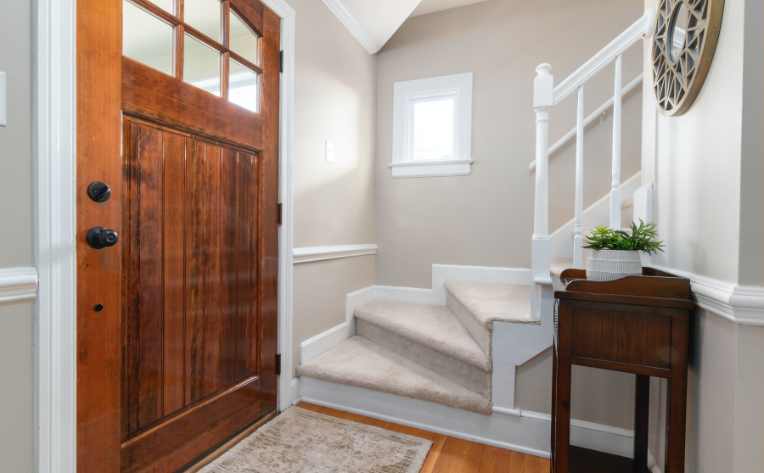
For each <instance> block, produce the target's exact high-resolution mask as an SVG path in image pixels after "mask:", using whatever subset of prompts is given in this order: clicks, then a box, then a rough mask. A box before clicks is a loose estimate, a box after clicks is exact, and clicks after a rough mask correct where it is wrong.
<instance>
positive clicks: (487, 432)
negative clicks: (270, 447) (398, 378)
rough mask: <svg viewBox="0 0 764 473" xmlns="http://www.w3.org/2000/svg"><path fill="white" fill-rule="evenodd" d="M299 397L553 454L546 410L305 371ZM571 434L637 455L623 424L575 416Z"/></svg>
mask: <svg viewBox="0 0 764 473" xmlns="http://www.w3.org/2000/svg"><path fill="white" fill-rule="evenodd" d="M300 400H301V401H304V402H309V403H312V404H317V405H321V406H325V407H331V408H333V409H338V410H342V411H347V412H351V413H354V414H360V415H364V416H367V417H372V418H375V419H380V420H384V421H386V422H393V423H396V424H401V425H406V426H409V427H414V428H418V429H422V430H427V431H430V432H435V433H440V434H443V435H449V436H451V437H456V438H460V439H464V440H469V441H472V442H477V443H481V444H485V445H491V446H494V447H499V448H505V449H509V450H513V451H517V452H521V453H527V454H530V455H536V456H540V457H546V458H549V456H550V452H549V442H550V432H551V430H550V426H551V419H550V416H549V415H548V414H541V413H535V412H528V411H520V410H515V409H502V408H496V409H494V413H493V414H492V415H490V416H483V415H480V414H476V413H473V412H467V411H463V410H460V409H454V408H452V407H447V406H443V405H440V404H434V403H431V402H427V401H421V400H417V399H409V398H405V397H401V396H396V395H392V394H387V393H382V392H378V391H372V390H368V389H364V388H357V387H354V386H347V385H343V384H336V383H330V382H326V381H321V380H317V379H312V378H305V377H303V378H301V381H300ZM571 440H572V443H573V444H574V445H577V446H580V447H585V448H592V449H596V450H600V451H603V452H607V453H612V454H615V455H622V456H626V457H632V456H633V433H632V432H630V431H627V430H624V429H618V428H615V427H610V426H604V425H599V424H594V423H591V422H583V421H573V422H572V425H571ZM653 473H656V472H653Z"/></svg>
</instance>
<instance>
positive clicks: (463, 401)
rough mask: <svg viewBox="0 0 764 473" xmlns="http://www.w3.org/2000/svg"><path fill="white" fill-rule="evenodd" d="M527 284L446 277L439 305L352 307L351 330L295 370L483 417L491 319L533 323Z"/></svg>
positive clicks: (385, 303)
mask: <svg viewBox="0 0 764 473" xmlns="http://www.w3.org/2000/svg"><path fill="white" fill-rule="evenodd" d="M532 290H533V287H532V286H530V285H515V284H505V283H486V282H468V281H454V282H447V283H446V291H447V305H445V306H437V305H425V304H413V303H406V302H399V301H391V300H374V301H371V302H369V303H367V304H364V305H362V306H360V307H358V308H356V310H355V313H354V322H355V324H354V325H355V334H354V336H352V337H350V338H348V339H346V340H344V341H342V342H340V343H339V344H337V345H336V346H334V347H333V348H331V349H330V350H328V351H326V352H325V353H323V354H322V355H320V356H319V357H317V358H315V359H314V360H311V361H309V362H308V363H305V364H303V365H302V366H300V367H299V368H298V375H299V376H303V377H308V378H314V379H318V380H322V381H328V382H332V383H338V384H345V385H350V386H355V387H360V388H366V389H371V390H375V391H381V392H385V393H389V394H395V395H398V396H404V397H408V398H413V399H420V400H425V401H430V402H434V403H439V404H444V405H446V406H450V407H455V408H459V409H464V410H468V411H473V412H478V413H481V414H485V415H489V414H490V413H491V409H492V401H491V396H492V394H491V391H492V389H491V388H492V387H491V384H492V374H493V366H492V365H493V363H492V333H493V325H494V322H496V321H503V322H514V323H538V321H537V320H535V319H534V317H533V314H532V310H531V293H532Z"/></svg>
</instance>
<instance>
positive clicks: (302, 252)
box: [292, 244, 379, 264]
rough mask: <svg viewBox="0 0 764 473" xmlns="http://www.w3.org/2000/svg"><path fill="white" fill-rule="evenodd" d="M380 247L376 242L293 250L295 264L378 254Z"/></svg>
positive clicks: (307, 247)
mask: <svg viewBox="0 0 764 473" xmlns="http://www.w3.org/2000/svg"><path fill="white" fill-rule="evenodd" d="M378 249H379V247H378V246H377V245H375V244H364V245H333V246H306V247H302V248H295V249H294V250H293V251H292V255H293V257H294V264H305V263H313V262H317V261H329V260H336V259H343V258H355V257H358V256H366V255H376V254H377V250H378Z"/></svg>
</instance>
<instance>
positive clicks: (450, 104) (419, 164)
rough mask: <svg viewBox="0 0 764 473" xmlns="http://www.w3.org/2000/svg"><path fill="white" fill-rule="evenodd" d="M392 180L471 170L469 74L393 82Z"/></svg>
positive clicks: (458, 174) (461, 172)
mask: <svg viewBox="0 0 764 473" xmlns="http://www.w3.org/2000/svg"><path fill="white" fill-rule="evenodd" d="M394 95H395V97H394V99H395V105H394V112H393V162H392V164H391V165H390V167H391V168H392V170H393V176H394V177H425V176H466V175H468V174H470V172H471V170H472V162H473V161H472V74H458V75H453V76H443V77H434V78H431V79H421V80H413V81H407V82H396V83H395V94H394Z"/></svg>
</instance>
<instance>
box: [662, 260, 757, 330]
mask: <svg viewBox="0 0 764 473" xmlns="http://www.w3.org/2000/svg"><path fill="white" fill-rule="evenodd" d="M650 266H652V267H654V268H656V269H660V270H661V271H666V272H668V273H672V274H676V275H677V276H682V277H685V278H687V279H689V280H690V281H692V291H693V292H694V293H695V297H696V299H697V303H698V305H699V306H700V307H702V308H704V309H706V310H708V311H709V312H712V313H714V314H716V315H718V316H720V317H723V318H725V319H727V320H729V321H731V322H734V323H736V324H738V325H750V326H756V327H764V287H762V286H742V285H739V284H735V283H730V282H725V281H721V280H719V279H714V278H710V277H707V276H701V275H699V274H694V273H691V272H689V271H682V270H678V269H673V268H668V267H664V266H659V265H653V264H651V265H650Z"/></svg>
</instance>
